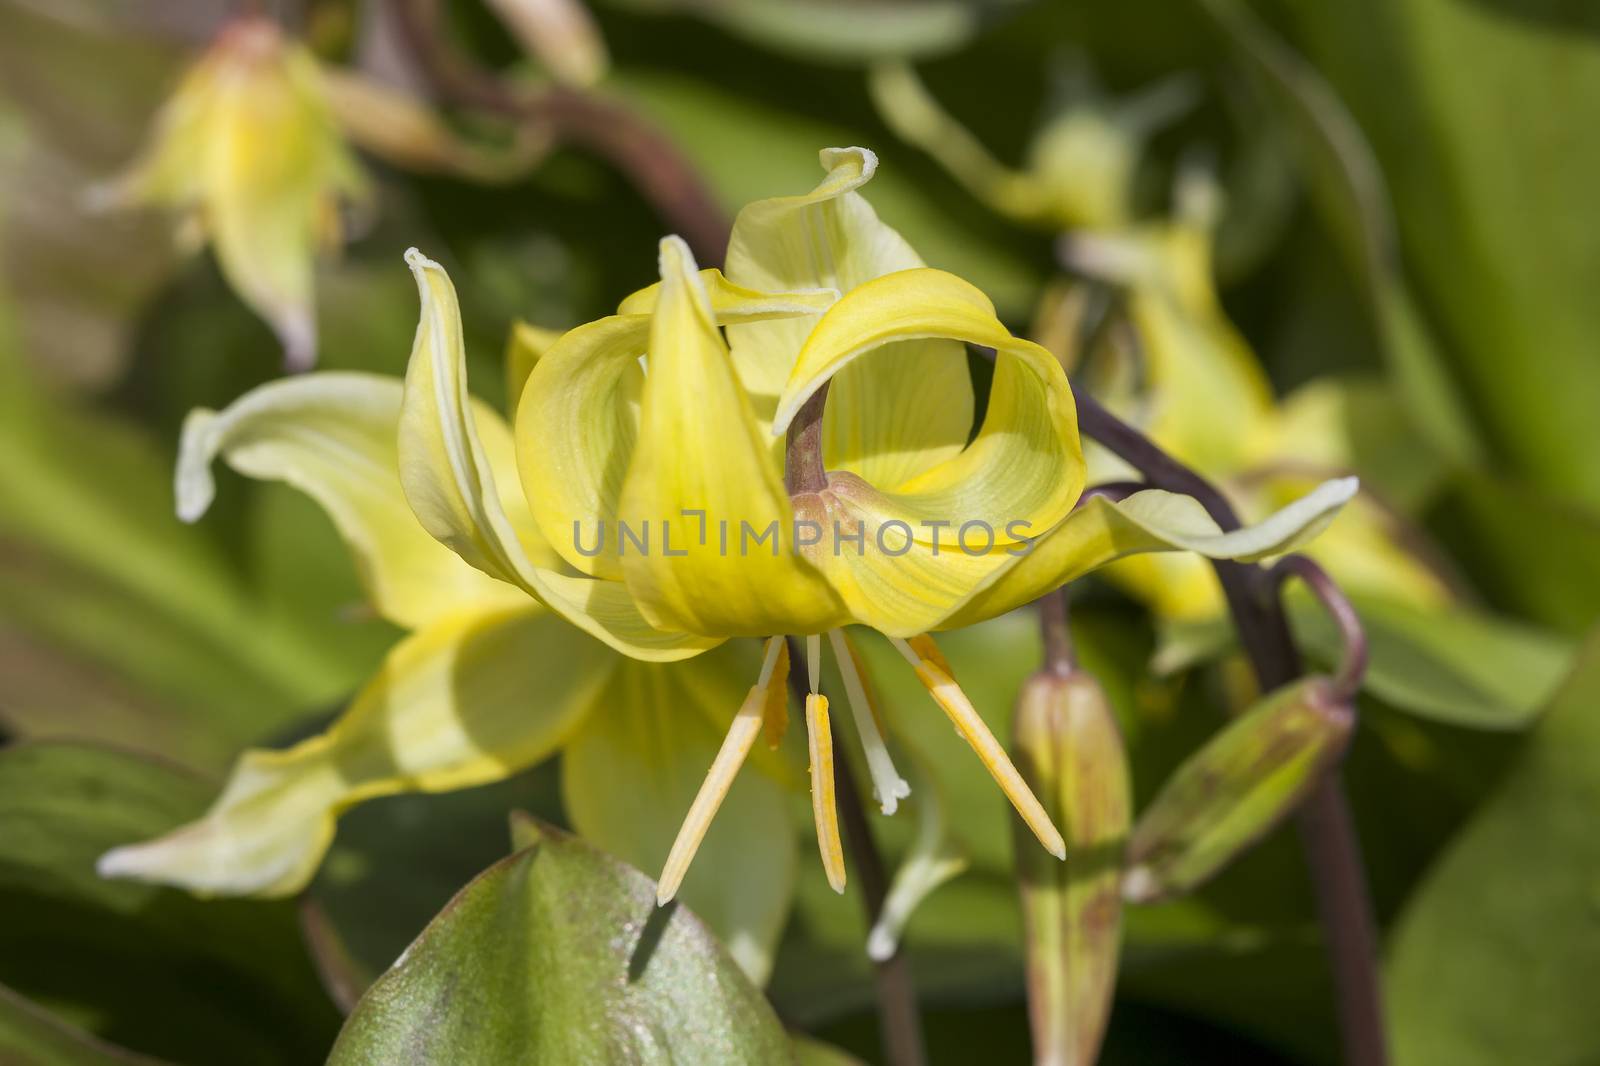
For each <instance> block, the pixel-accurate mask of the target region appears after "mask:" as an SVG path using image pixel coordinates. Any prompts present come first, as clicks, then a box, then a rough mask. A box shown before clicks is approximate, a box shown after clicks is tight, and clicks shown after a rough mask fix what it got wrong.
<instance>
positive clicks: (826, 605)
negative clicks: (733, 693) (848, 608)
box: [618, 237, 843, 637]
mask: <svg viewBox="0 0 1600 1066" xmlns="http://www.w3.org/2000/svg"><path fill="white" fill-rule="evenodd" d="M661 275H662V281H663V285H662V289H661V297H660V303H659V306H658V308H657V311H656V313H655V315H654V316H653V317H652V319H651V327H650V342H649V343H650V354H649V362H648V368H647V371H646V374H645V382H644V394H643V402H642V404H641V410H640V419H639V437H638V443H637V445H636V446H635V448H634V454H633V459H632V461H631V463H630V465H629V467H628V473H627V477H626V479H625V481H624V484H623V492H622V499H621V505H620V507H619V509H618V519H619V522H620V523H621V524H622V525H625V526H627V527H629V528H631V529H633V530H634V531H636V532H643V533H644V534H645V535H646V536H647V537H648V538H649V544H648V547H647V548H645V547H640V546H637V545H636V546H634V547H630V546H629V545H628V543H627V542H626V541H625V540H622V538H621V536H620V535H619V541H621V544H620V555H621V559H622V564H623V572H624V574H625V576H626V578H627V584H628V588H629V589H630V590H631V591H632V592H633V594H634V596H635V597H636V598H637V600H638V601H639V605H640V608H641V610H642V611H643V612H644V614H645V616H646V617H647V618H650V619H651V620H653V621H655V622H656V623H657V624H658V625H660V626H662V627H664V628H671V629H675V630H684V631H687V632H690V633H698V634H702V635H704V636H708V637H725V636H739V635H744V636H765V635H767V634H771V633H792V632H802V633H804V632H819V631H821V630H824V629H828V628H831V626H832V625H835V624H837V623H838V621H840V620H842V615H843V609H842V605H841V604H840V603H839V601H838V598H837V597H836V596H834V594H833V591H832V590H831V589H830V588H829V587H828V585H827V582H825V581H824V580H823V578H822V576H821V575H820V574H818V573H817V572H816V570H815V569H813V568H812V567H811V565H810V564H808V563H807V562H805V560H803V559H802V558H800V556H799V555H798V554H797V553H796V552H795V551H793V550H791V545H792V544H793V542H794V541H795V535H794V534H795V530H794V528H793V514H792V512H791V510H790V507H789V498H788V494H787V493H786V492H785V491H784V487H783V480H782V477H781V475H780V473H779V471H778V470H777V468H776V467H775V465H774V464H773V463H772V461H771V458H770V455H769V453H768V452H767V451H765V450H764V448H765V444H766V442H765V441H763V440H761V438H760V436H759V432H758V430H757V428H756V425H755V421H754V419H753V417H752V415H751V413H750V406H749V403H748V401H747V400H746V398H745V396H744V393H743V392H742V391H741V390H740V388H739V382H738V379H737V377H736V376H735V375H734V372H733V366H732V363H731V362H730V361H729V358H728V351H727V348H726V347H724V346H723V343H722V339H721V337H719V336H718V334H717V329H716V325H715V322H714V320H713V319H712V313H711V308H710V301H709V299H708V298H707V295H706V292H705V289H704V287H703V286H702V285H701V282H700V278H699V276H698V274H696V273H695V269H694V261H693V258H692V257H691V256H690V254H689V249H688V247H687V246H686V245H685V244H684V243H683V242H682V241H681V240H679V239H678V238H675V237H669V238H667V239H666V240H664V241H662V242H661ZM620 528H621V527H620V526H619V531H620ZM747 531H748V532H747ZM762 535H766V540H765V542H764V543H755V542H754V541H753V538H757V537H761V536H762ZM724 538H726V539H724Z"/></svg>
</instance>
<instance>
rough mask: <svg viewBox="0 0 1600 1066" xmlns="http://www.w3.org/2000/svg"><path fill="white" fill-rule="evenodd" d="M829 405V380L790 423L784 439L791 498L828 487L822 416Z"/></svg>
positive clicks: (786, 484) (785, 473) (786, 482)
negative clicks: (823, 454) (823, 455)
mask: <svg viewBox="0 0 1600 1066" xmlns="http://www.w3.org/2000/svg"><path fill="white" fill-rule="evenodd" d="M827 406H828V383H827V382H824V383H823V384H822V387H821V388H819V389H818V390H817V391H816V392H814V393H812V394H811V397H810V398H809V399H808V400H806V402H805V403H804V404H802V405H801V407H800V410H799V411H798V412H797V413H796V414H795V416H794V421H793V422H791V423H789V435H788V437H787V438H786V440H785V441H784V453H783V487H784V488H785V489H787V490H788V492H789V495H790V496H791V497H793V496H799V495H802V494H803V493H807V492H821V491H822V490H823V489H825V488H827V487H828V471H827V470H826V469H824V467H823V465H822V415H823V413H824V412H825V411H826V410H827Z"/></svg>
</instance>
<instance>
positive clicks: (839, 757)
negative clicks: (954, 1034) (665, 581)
mask: <svg viewBox="0 0 1600 1066" xmlns="http://www.w3.org/2000/svg"><path fill="white" fill-rule="evenodd" d="M786 639H787V640H788V641H789V662H790V664H791V665H790V669H789V687H790V689H791V691H793V693H794V695H795V698H796V699H799V700H800V701H801V702H804V701H805V698H806V690H807V685H806V682H805V681H803V680H802V679H803V678H804V677H805V676H806V672H807V671H806V667H807V663H806V657H805V649H804V648H802V647H801V644H800V641H798V640H796V639H795V638H794V637H788V638H786ZM833 780H834V786H833V787H834V792H835V793H836V797H837V802H838V806H839V819H840V822H841V824H842V826H843V829H844V844H845V848H846V849H847V850H848V851H849V852H850V866H851V871H850V872H851V875H852V879H853V880H854V881H855V882H856V884H858V885H860V886H861V906H862V909H863V910H864V911H865V912H866V918H867V928H869V929H870V928H872V927H873V926H874V925H876V924H877V922H878V916H879V915H880V914H882V913H883V901H884V899H885V897H887V896H888V894H889V875H888V873H887V871H886V869H885V867H884V864H883V856H882V855H881V854H880V853H879V851H878V844H877V841H876V840H875V839H874V838H873V836H872V827H871V826H870V825H869V824H868V823H867V812H866V808H865V807H864V806H863V805H862V802H861V790H860V789H858V788H857V787H856V779H855V774H854V773H853V772H852V771H851V769H850V757H849V754H848V753H847V752H846V751H845V749H844V746H843V745H839V746H837V747H836V748H835V749H834V753H833ZM873 967H874V970H875V978H876V980H875V984H876V988H877V992H878V1018H879V1020H880V1022H881V1023H882V1026H883V1034H882V1035H883V1053H884V1061H885V1062H887V1063H888V1064H889V1066H924V1064H925V1063H926V1062H927V1053H926V1051H925V1050H924V1048H923V1045H922V1019H921V1015H920V1013H919V1011H918V1009H917V990H916V987H915V986H914V985H913V984H912V982H911V967H910V965H909V964H908V963H907V961H906V957H905V953H904V950H903V949H902V948H901V947H900V946H899V945H896V947H895V950H894V954H892V955H890V956H889V957H888V958H886V959H883V960H881V961H878V962H875V963H873Z"/></svg>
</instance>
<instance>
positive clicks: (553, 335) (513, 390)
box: [506, 322, 561, 422]
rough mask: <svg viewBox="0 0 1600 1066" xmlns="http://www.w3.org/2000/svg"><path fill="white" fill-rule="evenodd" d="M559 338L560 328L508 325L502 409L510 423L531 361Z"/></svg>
mask: <svg viewBox="0 0 1600 1066" xmlns="http://www.w3.org/2000/svg"><path fill="white" fill-rule="evenodd" d="M560 339H561V331H560V330H556V329H544V328H542V327H539V326H535V325H532V324H531V323H528V322H513V323H512V324H511V337H510V339H508V340H507V341H506V410H507V411H508V412H510V414H511V420H512V422H515V421H516V418H517V404H518V403H519V402H521V400H522V388H523V386H524V385H526V384H527V383H528V375H529V374H531V373H533V367H534V364H535V363H537V362H538V361H539V360H540V359H542V358H544V354H545V353H546V352H548V351H549V350H550V349H551V348H553V347H555V343H556V341H558V340H560Z"/></svg>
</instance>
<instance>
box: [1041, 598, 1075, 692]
mask: <svg viewBox="0 0 1600 1066" xmlns="http://www.w3.org/2000/svg"><path fill="white" fill-rule="evenodd" d="M1038 603H1039V632H1040V634H1041V635H1042V636H1043V637H1044V665H1045V669H1047V670H1049V671H1050V672H1051V673H1053V674H1058V675H1060V676H1061V677H1066V676H1067V675H1068V674H1070V673H1072V671H1074V670H1076V669H1077V668H1078V656H1077V652H1076V651H1075V650H1074V648H1073V646H1072V626H1071V622H1070V617H1071V610H1072V609H1071V605H1070V601H1069V599H1068V593H1067V589H1066V586H1065V585H1063V586H1062V587H1061V588H1058V589H1056V590H1055V591H1054V592H1047V593H1045V594H1044V595H1043V596H1040V597H1039V600H1038Z"/></svg>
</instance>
